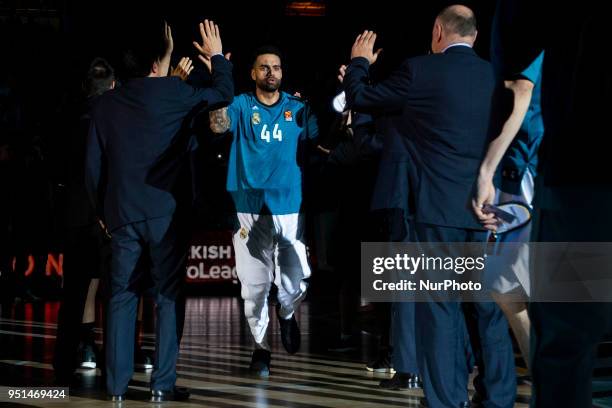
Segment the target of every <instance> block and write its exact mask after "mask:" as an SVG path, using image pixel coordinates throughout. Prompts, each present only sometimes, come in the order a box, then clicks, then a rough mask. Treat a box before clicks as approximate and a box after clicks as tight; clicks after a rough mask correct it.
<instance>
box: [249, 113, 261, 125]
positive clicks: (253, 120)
mask: <svg viewBox="0 0 612 408" xmlns="http://www.w3.org/2000/svg"><path fill="white" fill-rule="evenodd" d="M251 123H253V124H254V125H259V124H260V123H261V116H259V112H253V115H252V116H251Z"/></svg>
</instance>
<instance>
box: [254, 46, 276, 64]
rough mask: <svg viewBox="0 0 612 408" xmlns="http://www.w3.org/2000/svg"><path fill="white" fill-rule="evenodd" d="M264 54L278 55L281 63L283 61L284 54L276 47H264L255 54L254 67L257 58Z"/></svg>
mask: <svg viewBox="0 0 612 408" xmlns="http://www.w3.org/2000/svg"><path fill="white" fill-rule="evenodd" d="M264 54H272V55H276V56H277V57H278V58H279V59H280V60H281V61H282V60H283V54H282V53H281V51H280V50H279V49H278V47H275V46H274V45H262V46H261V47H258V48H257V49H256V50H255V52H253V65H255V61H257V57H259V56H260V55H264Z"/></svg>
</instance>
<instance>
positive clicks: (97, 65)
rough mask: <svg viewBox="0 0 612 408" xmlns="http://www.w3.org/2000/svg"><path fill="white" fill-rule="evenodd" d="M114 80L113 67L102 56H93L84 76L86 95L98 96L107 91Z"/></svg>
mask: <svg viewBox="0 0 612 408" xmlns="http://www.w3.org/2000/svg"><path fill="white" fill-rule="evenodd" d="M114 80H115V72H114V71H113V67H111V65H110V64H109V63H108V61H106V60H105V59H104V58H95V59H94V60H93V61H92V62H91V65H89V70H88V71H87V78H85V84H84V88H85V94H86V95H87V97H88V98H89V97H93V96H99V95H102V94H103V93H104V92H106V91H108V90H109V89H110V88H111V86H112V85H113V81H114Z"/></svg>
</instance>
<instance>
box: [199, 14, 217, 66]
mask: <svg viewBox="0 0 612 408" xmlns="http://www.w3.org/2000/svg"><path fill="white" fill-rule="evenodd" d="M200 36H201V37H202V44H199V43H198V42H197V41H194V42H193V46H194V47H196V49H197V50H198V52H199V53H200V55H198V58H200V59H203V58H207V59H210V58H211V57H212V56H213V55H215V54H221V53H222V52H223V45H222V44H221V35H220V33H219V26H218V25H216V24H215V23H214V21H210V20H204V22H203V23H200Z"/></svg>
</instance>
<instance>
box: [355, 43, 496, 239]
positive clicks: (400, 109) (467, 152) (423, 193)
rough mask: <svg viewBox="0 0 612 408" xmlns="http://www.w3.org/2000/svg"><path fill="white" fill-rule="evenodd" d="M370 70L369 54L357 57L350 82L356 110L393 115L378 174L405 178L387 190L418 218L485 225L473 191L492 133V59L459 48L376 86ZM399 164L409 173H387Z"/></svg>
mask: <svg viewBox="0 0 612 408" xmlns="http://www.w3.org/2000/svg"><path fill="white" fill-rule="evenodd" d="M368 68H369V67H368V61H367V60H366V59H365V58H355V59H353V60H352V61H351V64H350V65H349V67H348V70H347V73H346V77H345V79H344V86H345V90H346V96H347V102H348V104H349V106H351V107H352V109H355V110H358V111H365V112H370V113H375V114H379V115H383V116H386V117H387V118H388V120H387V121H386V123H385V126H384V132H385V143H384V146H383V153H382V157H381V168H380V170H381V171H380V174H379V179H381V178H382V179H389V178H391V179H394V180H397V182H398V183H400V184H398V183H395V185H392V184H389V183H387V188H388V189H389V191H387V194H388V195H389V196H392V195H393V194H394V192H397V191H400V192H401V195H402V197H401V199H402V200H405V202H406V203H407V204H406V207H410V213H411V216H413V217H414V220H415V221H416V222H422V223H428V224H433V225H440V226H446V227H455V228H467V229H481V226H480V224H479V223H478V221H477V220H476V218H475V216H474V215H473V212H472V210H471V197H472V190H473V186H474V182H475V180H476V177H477V175H478V169H479V167H480V163H481V161H482V158H483V157H484V154H485V151H486V147H487V145H488V142H489V134H490V132H491V129H490V126H489V123H490V117H491V109H492V108H491V104H492V98H493V94H494V90H495V76H494V72H493V68H492V66H491V64H490V63H488V62H486V61H485V60H483V59H481V58H479V57H478V56H477V55H476V53H475V52H474V51H473V50H472V49H471V48H469V47H467V46H454V47H450V48H449V49H447V50H446V51H445V52H444V53H441V54H433V55H427V56H421V57H416V58H410V59H407V60H406V61H404V62H403V63H402V65H401V67H400V68H399V69H398V70H397V71H396V72H394V73H393V74H392V75H391V76H390V77H389V78H388V79H386V80H385V81H383V82H381V83H379V84H376V85H369V84H368V82H367V79H368ZM385 163H386V164H387V166H385V165H384V164H385ZM388 163H400V164H401V166H399V167H398V166H395V167H394V166H389V165H388ZM396 167H397V168H399V169H402V171H406V172H408V175H407V177H400V176H398V175H397V174H388V172H389V169H394V168H396ZM406 182H408V183H409V190H408V189H407V188H405V185H404V184H405V183H406ZM383 184H384V183H383ZM377 194H382V193H381V192H380V189H378V190H377ZM408 195H410V201H409V200H408V199H409V197H408ZM396 201H397V200H396ZM409 204H411V205H409Z"/></svg>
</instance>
